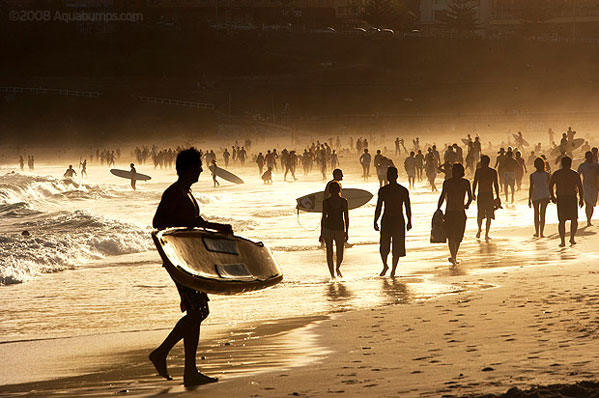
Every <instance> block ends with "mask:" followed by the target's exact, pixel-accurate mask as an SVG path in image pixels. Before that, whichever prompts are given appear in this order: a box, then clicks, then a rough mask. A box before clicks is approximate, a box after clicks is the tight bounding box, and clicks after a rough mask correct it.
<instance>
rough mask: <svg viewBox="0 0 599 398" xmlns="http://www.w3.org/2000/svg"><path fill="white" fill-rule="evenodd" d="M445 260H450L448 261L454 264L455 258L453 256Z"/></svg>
mask: <svg viewBox="0 0 599 398" xmlns="http://www.w3.org/2000/svg"><path fill="white" fill-rule="evenodd" d="M447 261H449V262H450V263H452V264H453V265H456V261H455V258H453V257H449V258H448V259H447Z"/></svg>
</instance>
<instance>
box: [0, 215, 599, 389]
mask: <svg viewBox="0 0 599 398" xmlns="http://www.w3.org/2000/svg"><path fill="white" fill-rule="evenodd" d="M555 228H556V226H555V225H548V226H547V233H548V234H551V232H553V231H555ZM596 230H597V227H591V228H588V229H582V231H581V234H580V236H579V238H578V241H579V244H578V245H576V246H574V247H567V248H564V249H560V248H558V247H557V245H558V240H557V239H556V237H555V236H554V235H553V234H552V235H550V238H547V239H545V240H532V239H531V238H529V236H530V227H526V228H520V229H510V230H503V231H496V233H495V234H494V236H495V239H494V241H493V243H485V242H476V241H474V242H472V239H469V242H468V245H466V246H467V247H466V248H465V249H464V252H465V253H466V252H467V253H469V256H466V260H465V261H464V263H463V264H461V265H460V266H458V268H456V269H450V268H449V267H447V266H444V265H443V266H441V265H440V266H439V267H438V268H437V273H436V278H435V280H436V281H437V282H439V283H443V284H446V283H451V284H454V285H458V284H459V285H461V286H464V289H461V290H457V291H456V292H455V293H453V294H447V295H442V296H437V297H435V298H426V299H425V298H422V299H418V300H412V301H407V302H406V301H402V300H400V297H401V294H402V292H405V284H406V282H408V281H409V280H410V279H411V278H413V277H414V276H413V275H412V276H410V275H404V274H402V275H403V276H401V277H399V278H397V279H396V280H391V279H383V278H381V283H382V284H383V285H385V286H387V289H388V292H395V294H396V295H397V297H398V302H400V303H401V304H398V305H387V306H382V307H378V308H373V309H367V310H358V311H350V312H340V313H335V314H331V315H330V316H329V317H328V318H327V319H326V320H323V318H297V319H293V320H288V321H282V322H272V323H270V324H265V325H262V326H255V327H251V328H249V329H245V330H238V331H235V332H232V333H231V335H228V336H226V337H223V336H219V337H218V338H217V339H216V338H215V339H212V340H203V341H202V343H203V344H201V346H200V353H199V354H198V355H199V356H205V358H201V359H199V364H200V366H201V368H202V370H203V371H205V372H206V373H207V374H210V375H213V376H218V377H220V378H221V380H220V382H219V383H218V384H216V385H210V386H202V387H199V388H196V389H193V390H189V389H185V388H184V387H183V386H182V383H181V382H182V380H181V373H182V365H183V355H182V352H181V347H179V346H178V347H177V348H176V350H175V351H174V352H173V355H172V356H171V357H169V365H170V372H171V374H172V375H173V376H174V377H175V380H174V381H170V382H167V381H164V380H162V379H160V378H159V377H157V376H155V375H154V374H155V372H154V370H153V369H152V366H151V365H150V363H149V362H148V361H147V360H146V355H147V353H148V352H149V350H151V348H152V347H153V346H155V345H156V344H157V343H158V342H159V341H160V339H161V337H162V334H161V333H165V332H166V331H161V333H157V334H156V333H154V334H153V335H146V337H145V339H144V337H143V334H139V335H138V336H136V337H139V339H140V340H141V341H140V344H141V346H144V345H145V346H146V347H147V348H146V349H137V350H134V351H131V352H128V353H126V354H123V353H118V352H114V353H112V354H111V355H107V356H106V358H107V359H111V360H113V361H114V362H113V363H112V365H111V366H107V367H105V368H104V369H96V370H94V371H93V372H90V373H89V374H87V375H84V376H77V377H70V378H69V377H64V378H59V379H57V380H53V381H48V382H39V383H28V384H20V385H8V386H7V385H5V386H3V387H2V395H6V396H17V395H21V394H23V393H26V392H28V393H27V395H28V396H50V395H60V396H114V395H115V394H118V395H124V396H157V395H163V394H168V395H181V396H197V395H200V396H228V397H281V396H312V397H320V396H327V395H329V394H341V395H346V396H359V395H364V394H367V395H368V396H380V397H386V396H401V397H442V396H447V397H452V396H456V397H457V396H467V395H477V394H479V395H481V394H490V393H501V392H505V391H507V390H508V389H510V388H513V387H517V388H519V389H521V390H525V389H527V388H530V387H531V386H535V385H551V384H555V383H561V384H568V385H571V384H574V383H576V382H579V381H592V380H595V379H596V378H597V374H598V371H599V350H597V349H596V337H597V333H598V331H599V324H598V323H597V321H596V317H595V314H596V313H597V311H598V310H599V293H597V292H598V291H599V270H598V267H597V266H598V265H599V255H597V254H596V248H597V243H598V239H597V237H596V236H595V231H596ZM508 238H509V239H508ZM519 239H520V240H521V241H522V242H524V244H523V245H521V246H519V247H506V245H505V244H502V243H501V242H510V241H511V242H513V241H514V240H515V241H518V240H519ZM531 243H532V244H536V245H541V247H540V249H542V252H544V253H548V258H547V259H545V260H544V261H539V263H538V265H534V264H531V262H530V257H531V256H532V253H530V252H527V253H522V254H523V255H524V257H523V260H521V261H517V260H516V259H515V258H514V257H513V255H514V253H515V252H517V251H523V250H527V249H526V248H527V247H529V246H530V244H531ZM476 245H477V246H479V249H480V251H479V252H478V254H476V252H475V251H474V250H473V247H474V246H476ZM493 245H494V248H492V247H493ZM545 246H546V247H545ZM438 250H439V251H442V250H445V248H444V247H442V246H439V247H438ZM483 253H487V255H483ZM491 254H492V255H493V256H495V258H496V259H497V260H498V261H497V262H498V263H500V264H501V265H502V266H501V267H499V266H498V265H500V264H494V265H491V266H488V267H485V266H484V264H483V262H485V261H488V260H489V258H488V256H489V255H491ZM504 255H505V256H504ZM477 256H478V261H476V259H475V258H476V257H477ZM549 257H551V258H552V261H549ZM502 258H503V261H502ZM523 265H525V266H523ZM400 267H401V265H400ZM343 283H344V282H343V281H338V282H333V283H332V284H331V286H332V288H331V295H333V296H334V295H335V294H338V295H339V299H340V300H342V299H343V297H342V296H343ZM473 286H477V288H473ZM466 287H468V288H466ZM336 292H337V293H336ZM388 294H391V293H388ZM158 335H160V336H158ZM122 337H123V336H120V337H117V338H122ZM130 337H131V336H128V338H130ZM81 365H82V366H83V364H81ZM585 386H587V387H588V386H591V387H590V388H592V385H588V384H585ZM563 388H564V386H557V387H555V388H553V389H551V388H550V389H549V390H550V391H553V390H555V391H559V390H560V389H563ZM569 388H570V389H576V388H577V387H569ZM580 388H583V387H580ZM578 391H579V392H580V391H585V392H589V391H591V390H584V389H583V390H580V389H579V390H578ZM516 392H518V391H516V390H512V393H516ZM520 393H521V391H520ZM522 394H524V393H522ZM521 396H524V395H521ZM573 396H586V395H573Z"/></svg>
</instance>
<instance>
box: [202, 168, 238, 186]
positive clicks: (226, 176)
mask: <svg viewBox="0 0 599 398" xmlns="http://www.w3.org/2000/svg"><path fill="white" fill-rule="evenodd" d="M208 168H209V169H210V171H211V172H213V173H214V174H216V176H217V177H220V178H222V179H223V180H225V181H229V182H232V183H233V184H243V180H242V179H241V178H239V177H237V176H236V175H235V174H233V173H231V172H230V171H227V170H225V169H222V168H220V167H218V166H216V171H215V168H214V165H210V166H209V167H208Z"/></svg>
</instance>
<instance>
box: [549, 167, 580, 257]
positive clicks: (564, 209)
mask: <svg viewBox="0 0 599 398" xmlns="http://www.w3.org/2000/svg"><path fill="white" fill-rule="evenodd" d="M561 163H562V168H561V169H559V170H557V171H556V172H555V173H553V175H552V176H551V179H550V180H549V194H550V195H551V201H552V202H553V203H557V218H558V219H559V225H558V231H559V237H560V240H561V242H560V247H564V246H566V221H568V220H570V244H571V245H575V244H576V240H575V239H574V237H575V236H576V231H577V230H578V208H577V207H576V193H577V192H578V195H579V196H580V200H579V201H578V205H579V206H580V207H582V206H583V205H584V191H583V188H582V181H580V175H579V174H578V173H577V172H575V171H574V170H572V169H571V168H570V167H572V159H571V158H570V157H568V156H565V157H563V158H562V160H561ZM554 187H556V188H557V198H556V197H555V193H554V189H553V188H554Z"/></svg>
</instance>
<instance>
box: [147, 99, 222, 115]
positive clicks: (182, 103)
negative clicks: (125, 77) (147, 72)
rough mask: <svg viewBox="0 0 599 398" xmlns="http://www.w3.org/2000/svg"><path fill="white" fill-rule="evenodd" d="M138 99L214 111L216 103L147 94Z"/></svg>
mask: <svg viewBox="0 0 599 398" xmlns="http://www.w3.org/2000/svg"><path fill="white" fill-rule="evenodd" d="M137 99H139V100H140V101H143V102H150V103H154V104H168V105H176V106H184V107H187V108H195V109H204V110H209V111H213V110H214V104H209V103H206V102H196V101H183V100H177V99H171V98H159V97H146V96H138V97H137Z"/></svg>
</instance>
